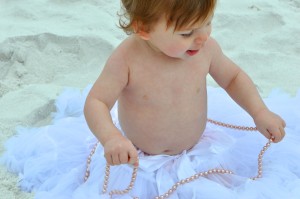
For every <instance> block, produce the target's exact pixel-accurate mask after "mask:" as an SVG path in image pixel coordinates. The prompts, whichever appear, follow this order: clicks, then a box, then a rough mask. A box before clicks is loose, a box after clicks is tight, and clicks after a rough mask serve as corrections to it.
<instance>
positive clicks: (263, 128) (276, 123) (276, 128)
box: [253, 109, 286, 143]
mask: <svg viewBox="0 0 300 199" xmlns="http://www.w3.org/2000/svg"><path fill="white" fill-rule="evenodd" d="M253 119H254V122H255V124H256V127H257V129H258V130H259V131H260V132H261V134H263V135H264V136H265V137H266V138H268V139H270V138H271V137H273V138H272V139H273V142H275V143H276V142H280V141H281V140H282V139H283V137H284V136H285V131H284V128H285V126H286V124H285V121H284V120H283V119H282V118H281V117H280V116H279V115H276V114H275V113H273V112H271V111H269V110H268V109H263V110H261V111H260V112H259V113H257V114H256V115H255V117H254V118H253Z"/></svg>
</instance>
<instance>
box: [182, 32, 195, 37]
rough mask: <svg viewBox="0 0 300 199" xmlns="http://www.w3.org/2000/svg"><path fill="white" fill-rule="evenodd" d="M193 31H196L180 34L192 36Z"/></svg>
mask: <svg viewBox="0 0 300 199" xmlns="http://www.w3.org/2000/svg"><path fill="white" fill-rule="evenodd" d="M193 32H194V31H191V32H188V33H182V34H180V35H181V36H182V37H190V36H192V34H193Z"/></svg>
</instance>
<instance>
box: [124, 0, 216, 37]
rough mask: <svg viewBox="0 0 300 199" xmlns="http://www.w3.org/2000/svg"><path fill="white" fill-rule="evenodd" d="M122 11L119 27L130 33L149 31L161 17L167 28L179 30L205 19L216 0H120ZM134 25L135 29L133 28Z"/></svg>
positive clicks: (211, 10) (210, 12) (211, 11)
mask: <svg viewBox="0 0 300 199" xmlns="http://www.w3.org/2000/svg"><path fill="white" fill-rule="evenodd" d="M121 1H122V4H123V7H122V9H123V11H122V13H119V16H120V20H119V25H120V27H121V28H122V29H123V30H124V31H125V32H126V33H127V34H132V33H134V32H135V31H137V32H138V30H139V29H142V30H143V31H146V32H150V31H151V28H152V26H153V25H154V24H155V23H156V22H157V21H158V20H159V19H160V18H161V17H162V16H165V17H166V20H167V28H168V27H169V26H170V25H174V26H175V30H180V29H182V28H184V27H185V26H187V25H194V24H195V23H197V22H199V21H205V20H206V19H207V18H208V17H209V16H210V15H211V14H212V13H213V11H214V9H215V6H216V2H217V0H121ZM134 27H135V29H134Z"/></svg>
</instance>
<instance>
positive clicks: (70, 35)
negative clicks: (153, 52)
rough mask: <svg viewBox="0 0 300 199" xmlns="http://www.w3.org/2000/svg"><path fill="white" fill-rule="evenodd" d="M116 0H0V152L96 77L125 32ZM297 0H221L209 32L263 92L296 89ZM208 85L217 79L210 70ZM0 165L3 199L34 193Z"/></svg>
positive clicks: (299, 79)
mask: <svg viewBox="0 0 300 199" xmlns="http://www.w3.org/2000/svg"><path fill="white" fill-rule="evenodd" d="M119 4H120V3H119V1H116V0H22V1H20V0H0V71H1V72H0V153H3V151H4V142H5V141H6V140H7V139H8V138H9V137H11V136H13V135H14V134H15V129H16V127H18V126H29V127H36V126H41V125H45V124H48V123H49V122H50V120H51V112H53V111H55V103H54V102H55V99H56V97H57V96H58V94H59V93H60V92H61V91H62V90H63V89H64V88H66V87H75V88H84V87H85V86H87V85H88V84H91V83H93V82H94V81H95V80H96V78H97V77H98V75H99V73H100V72H101V70H102V67H103V65H104V63H105V61H106V59H107V57H108V56H109V54H110V53H111V52H112V50H113V49H114V48H115V47H116V46H117V45H118V44H119V43H120V42H121V41H122V39H124V38H125V37H126V35H125V33H123V32H122V31H121V30H120V29H119V28H118V27H117V24H118V17H117V15H116V13H117V12H118V11H119ZM299 20H300V0H273V1H268V0H245V1H240V0H231V1H226V0H219V4H218V7H217V10H216V13H215V17H214V21H213V26H214V28H213V29H214V30H213V34H212V36H213V37H214V38H215V39H216V40H218V41H219V43H220V45H221V46H222V48H223V51H224V52H225V53H226V54H227V55H228V56H229V57H230V58H231V59H233V60H234V61H235V62H236V63H237V64H239V65H240V66H241V67H242V68H243V69H244V70H245V71H246V72H247V73H248V74H249V75H250V77H251V78H252V79H253V81H254V82H255V84H256V85H257V88H258V89H259V92H260V93H261V95H262V96H263V97H266V96H268V94H269V93H270V92H271V91H272V90H273V89H280V90H283V91H285V92H288V93H289V94H290V95H294V94H295V93H296V92H297V91H298V90H299V88H300V56H299V55H300V43H299V41H300V24H299ZM208 83H209V85H213V86H216V84H215V83H214V82H213V80H212V79H211V78H209V77H208ZM17 182H18V178H17V176H15V175H12V174H10V173H7V171H6V169H5V168H3V167H0V199H26V198H33V194H28V193H24V192H21V191H20V190H19V189H18V186H17Z"/></svg>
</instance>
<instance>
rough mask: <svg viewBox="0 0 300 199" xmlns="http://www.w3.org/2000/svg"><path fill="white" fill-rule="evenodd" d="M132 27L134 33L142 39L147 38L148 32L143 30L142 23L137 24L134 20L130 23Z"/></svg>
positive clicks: (148, 37)
mask: <svg viewBox="0 0 300 199" xmlns="http://www.w3.org/2000/svg"><path fill="white" fill-rule="evenodd" d="M132 28H133V30H134V33H135V34H136V35H138V36H139V37H140V38H142V39H143V40H149V39H150V35H149V32H148V31H146V30H145V28H144V26H143V25H142V24H138V22H134V23H133V24H132Z"/></svg>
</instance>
